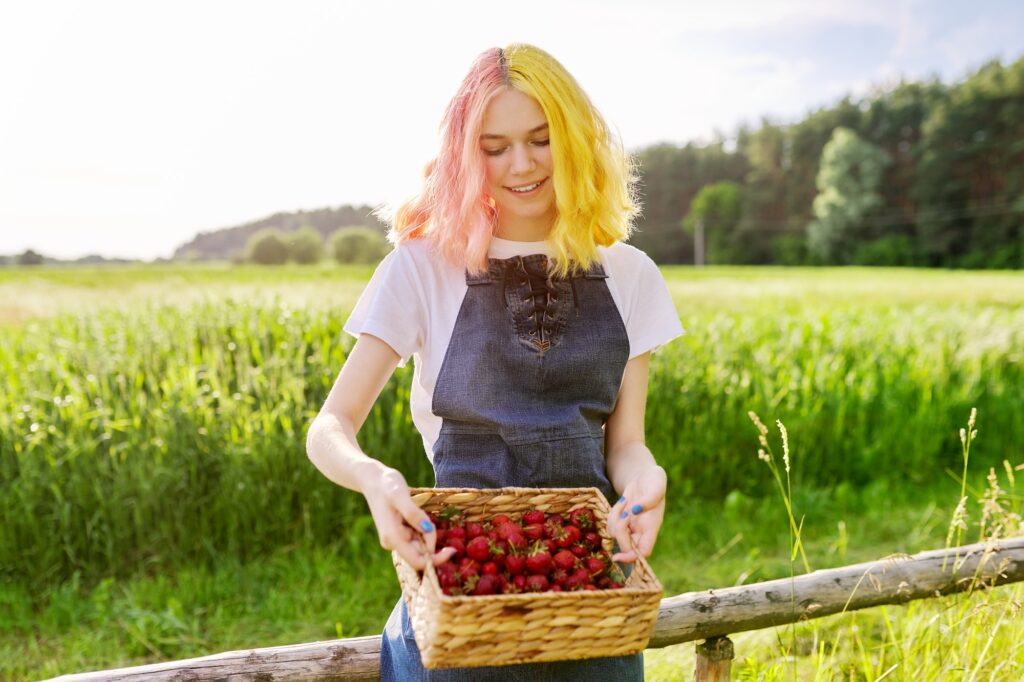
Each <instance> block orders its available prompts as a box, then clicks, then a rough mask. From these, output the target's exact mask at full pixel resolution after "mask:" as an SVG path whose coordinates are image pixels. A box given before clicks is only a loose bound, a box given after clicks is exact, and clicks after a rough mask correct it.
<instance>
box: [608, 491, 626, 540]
mask: <svg viewBox="0 0 1024 682" xmlns="http://www.w3.org/2000/svg"><path fill="white" fill-rule="evenodd" d="M625 504H626V497H625V496H622V497H620V498H619V501H618V502H616V503H615V504H614V505H612V508H611V510H610V511H609V512H608V534H609V535H611V536H612V537H616V532H617V530H618V527H619V521H620V517H621V515H622V511H623V507H624V506H625Z"/></svg>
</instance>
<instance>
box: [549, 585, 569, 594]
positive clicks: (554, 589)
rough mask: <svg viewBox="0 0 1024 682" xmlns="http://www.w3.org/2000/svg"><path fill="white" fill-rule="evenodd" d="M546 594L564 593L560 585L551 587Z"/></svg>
mask: <svg viewBox="0 0 1024 682" xmlns="http://www.w3.org/2000/svg"><path fill="white" fill-rule="evenodd" d="M548 592H565V590H564V589H563V588H562V586H561V585H557V584H556V585H552V586H551V589H549V590H548Z"/></svg>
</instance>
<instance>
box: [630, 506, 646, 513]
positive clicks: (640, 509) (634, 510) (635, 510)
mask: <svg viewBox="0 0 1024 682" xmlns="http://www.w3.org/2000/svg"><path fill="white" fill-rule="evenodd" d="M643 510H644V506H643V505H642V504H634V505H633V509H632V512H633V513H634V514H639V513H640V512H642V511H643Z"/></svg>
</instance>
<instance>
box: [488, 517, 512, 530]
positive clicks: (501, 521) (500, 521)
mask: <svg viewBox="0 0 1024 682" xmlns="http://www.w3.org/2000/svg"><path fill="white" fill-rule="evenodd" d="M511 522H512V520H511V519H510V518H509V517H508V516H507V515H506V514H498V515H497V516H495V517H494V518H493V519H491V525H492V526H494V527H495V528H497V527H498V526H503V525H505V524H507V523H511Z"/></svg>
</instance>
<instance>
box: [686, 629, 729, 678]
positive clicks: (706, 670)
mask: <svg viewBox="0 0 1024 682" xmlns="http://www.w3.org/2000/svg"><path fill="white" fill-rule="evenodd" d="M732 657H733V647H732V640H731V639H729V638H728V637H710V638H708V639H705V640H704V641H703V642H700V643H698V644H697V667H696V668H694V670H693V679H694V682H729V680H730V679H731V678H730V676H731V674H732Z"/></svg>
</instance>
